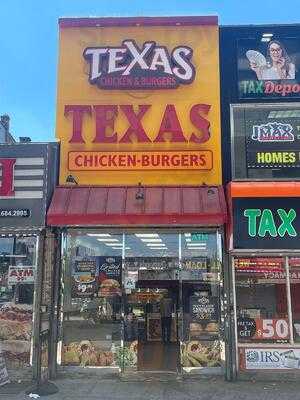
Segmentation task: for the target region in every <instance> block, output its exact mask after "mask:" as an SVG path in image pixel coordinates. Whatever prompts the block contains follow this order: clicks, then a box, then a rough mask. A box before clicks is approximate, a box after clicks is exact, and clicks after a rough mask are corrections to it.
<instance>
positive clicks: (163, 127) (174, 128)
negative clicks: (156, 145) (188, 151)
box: [154, 104, 187, 142]
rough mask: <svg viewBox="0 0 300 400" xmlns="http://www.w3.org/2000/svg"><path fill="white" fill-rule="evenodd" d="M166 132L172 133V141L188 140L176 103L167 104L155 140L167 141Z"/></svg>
mask: <svg viewBox="0 0 300 400" xmlns="http://www.w3.org/2000/svg"><path fill="white" fill-rule="evenodd" d="M165 133H171V134H172V138H171V139H170V141H171V142H186V141H187V140H186V138H185V137H184V135H183V132H182V129H181V126H180V122H179V120H178V117H177V114H176V109H175V106H174V104H168V105H167V106H166V109H165V112H164V115H163V118H162V121H161V124H160V128H159V132H158V135H157V137H156V139H155V140H154V142H165V137H164V135H165Z"/></svg>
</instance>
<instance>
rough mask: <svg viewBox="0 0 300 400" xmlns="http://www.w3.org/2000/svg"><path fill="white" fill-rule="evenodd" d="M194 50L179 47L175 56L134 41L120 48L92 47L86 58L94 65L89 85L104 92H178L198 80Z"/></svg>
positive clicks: (85, 54) (152, 43)
mask: <svg viewBox="0 0 300 400" xmlns="http://www.w3.org/2000/svg"><path fill="white" fill-rule="evenodd" d="M192 55H193V50H192V49H191V48H190V47H188V46H177V47H175V48H174V49H172V51H171V52H169V50H168V49H167V48H166V47H165V46H159V45H157V44H156V42H154V41H149V42H145V43H144V44H143V46H142V48H139V46H138V45H137V44H136V42H135V41H134V40H132V39H131V40H124V41H123V42H122V45H121V46H120V47H110V46H105V47H88V48H86V49H85V50H84V52H83V57H84V58H85V59H86V60H87V62H88V63H89V64H90V73H89V81H90V83H91V84H92V85H97V86H99V87H100V88H102V89H147V88H149V89H174V88H177V87H178V86H179V85H180V84H190V83H192V82H193V80H194V79H195V68H194V66H193V64H192V62H191V58H192Z"/></svg>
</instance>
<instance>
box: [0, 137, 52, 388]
mask: <svg viewBox="0 0 300 400" xmlns="http://www.w3.org/2000/svg"><path fill="white" fill-rule="evenodd" d="M57 157H58V148H57V145H55V144H38V143H36V144H9V145H1V146H0V165H1V177H2V178H1V189H0V235H1V237H0V254H1V257H0V258H1V260H0V261H1V266H0V268H1V271H0V279H1V282H0V286H1V292H0V301H1V304H0V321H1V323H0V326H1V328H0V347H1V357H2V358H1V360H2V362H1V377H4V378H3V379H9V380H11V381H15V380H18V379H21V380H27V379H32V378H35V379H37V376H38V374H39V372H38V368H37V365H40V362H39V359H40V358H41V354H40V352H39V332H40V330H41V323H40V321H41V320H40V317H41V313H40V305H41V303H42V302H43V301H42V296H44V297H45V295H46V292H47V289H46V288H45V287H44V286H43V285H42V277H43V275H44V251H43V249H44V243H45V240H46V231H45V219H46V211H47V205H48V204H49V201H50V198H51V195H52V192H53V189H54V186H55V184H56V178H57V176H56V172H57V170H56V165H57V161H58V160H57ZM50 165H51V169H50V167H49V166H50ZM53 166H54V167H53ZM48 283H49V282H48ZM50 285H51V283H50ZM50 289H51V288H50ZM48 291H49V288H48ZM46 305H48V304H47V300H46ZM48 328H49V326H48ZM44 357H46V355H45V354H44ZM44 365H46V366H47V361H46V360H44ZM5 370H6V372H5Z"/></svg>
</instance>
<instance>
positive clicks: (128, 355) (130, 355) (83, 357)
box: [62, 340, 138, 369]
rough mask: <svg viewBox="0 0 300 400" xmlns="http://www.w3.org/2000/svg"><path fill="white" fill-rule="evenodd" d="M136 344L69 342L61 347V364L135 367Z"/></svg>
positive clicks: (88, 341)
mask: <svg viewBox="0 0 300 400" xmlns="http://www.w3.org/2000/svg"><path fill="white" fill-rule="evenodd" d="M137 351H138V342H137V340H135V341H133V342H125V343H124V346H121V345H117V344H115V343H110V342H106V343H105V342H103V341H97V340H82V341H80V342H79V341H77V342H70V343H68V344H65V345H64V346H63V351H62V364H63V365H72V366H81V367H86V366H94V367H117V366H118V367H120V368H122V369H124V368H127V367H133V368H134V367H136V365H137Z"/></svg>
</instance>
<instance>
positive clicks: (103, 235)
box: [87, 233, 111, 237]
mask: <svg viewBox="0 0 300 400" xmlns="http://www.w3.org/2000/svg"><path fill="white" fill-rule="evenodd" d="M87 235H88V236H95V237H110V236H111V235H110V233H88V234H87Z"/></svg>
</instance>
